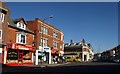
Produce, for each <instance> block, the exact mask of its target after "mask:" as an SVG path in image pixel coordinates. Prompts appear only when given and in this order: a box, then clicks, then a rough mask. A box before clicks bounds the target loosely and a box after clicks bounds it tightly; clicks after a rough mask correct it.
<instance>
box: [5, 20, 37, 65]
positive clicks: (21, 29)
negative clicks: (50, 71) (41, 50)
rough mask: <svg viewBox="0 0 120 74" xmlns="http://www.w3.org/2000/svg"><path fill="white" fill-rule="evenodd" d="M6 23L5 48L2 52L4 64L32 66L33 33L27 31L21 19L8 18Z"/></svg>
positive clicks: (24, 22)
mask: <svg viewBox="0 0 120 74" xmlns="http://www.w3.org/2000/svg"><path fill="white" fill-rule="evenodd" d="M7 23H8V28H6V29H8V33H7V48H6V50H5V51H4V64H7V65H11V66H13V65H23V64H34V61H33V53H34V51H35V47H34V33H33V32H32V31H30V30H29V29H28V27H27V25H26V24H27V23H26V21H25V20H24V19H23V18H19V19H11V18H10V19H9V21H8V22H7Z"/></svg>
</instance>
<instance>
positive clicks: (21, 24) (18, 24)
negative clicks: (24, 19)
mask: <svg viewBox="0 0 120 74" xmlns="http://www.w3.org/2000/svg"><path fill="white" fill-rule="evenodd" d="M17 27H18V28H21V29H24V30H26V25H25V24H23V23H20V22H18V23H17Z"/></svg>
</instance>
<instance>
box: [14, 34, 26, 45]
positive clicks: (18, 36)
mask: <svg viewBox="0 0 120 74" xmlns="http://www.w3.org/2000/svg"><path fill="white" fill-rule="evenodd" d="M21 35H24V36H25V43H23V42H21ZM18 38H19V41H18ZM16 43H20V44H26V34H25V33H18V34H17V35H16Z"/></svg>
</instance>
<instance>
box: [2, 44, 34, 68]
mask: <svg viewBox="0 0 120 74" xmlns="http://www.w3.org/2000/svg"><path fill="white" fill-rule="evenodd" d="M33 50H34V48H33V47H32V46H27V45H19V44H8V47H7V50H6V52H7V54H6V63H5V64H6V65H10V66H16V65H17V66H18V65H25V64H33V63H34V62H33V53H34V51H33ZM4 58H5V57H4Z"/></svg>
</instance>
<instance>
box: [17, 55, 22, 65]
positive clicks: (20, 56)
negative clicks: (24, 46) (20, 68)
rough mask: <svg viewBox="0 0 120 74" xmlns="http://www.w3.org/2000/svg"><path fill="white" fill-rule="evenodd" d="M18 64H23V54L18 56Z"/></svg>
mask: <svg viewBox="0 0 120 74" xmlns="http://www.w3.org/2000/svg"><path fill="white" fill-rule="evenodd" d="M18 63H19V64H23V53H19V54H18Z"/></svg>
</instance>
